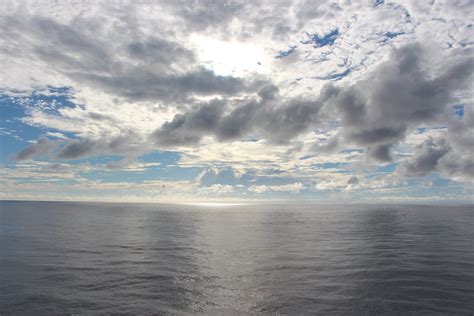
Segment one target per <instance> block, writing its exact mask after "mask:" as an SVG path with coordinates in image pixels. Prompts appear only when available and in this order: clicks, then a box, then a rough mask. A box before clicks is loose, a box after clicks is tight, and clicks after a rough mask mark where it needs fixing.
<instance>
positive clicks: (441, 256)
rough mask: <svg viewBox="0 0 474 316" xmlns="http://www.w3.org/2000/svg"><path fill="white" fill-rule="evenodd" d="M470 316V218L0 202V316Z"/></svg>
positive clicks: (421, 212)
mask: <svg viewBox="0 0 474 316" xmlns="http://www.w3.org/2000/svg"><path fill="white" fill-rule="evenodd" d="M83 313H87V314H107V313H132V314H169V313H170V314H186V313H190V314H193V313H200V314H291V315H293V314H300V313H316V314H321V315H354V314H355V315H381V314H384V315H421V314H424V315H437V314H439V315H445V314H449V315H472V314H473V313H474V208H473V206H456V207H454V206H409V205H308V204H306V205H296V204H295V205H289V204H280V205H270V204H269V205H234V206H205V205H173V204H113V203H70V202H9V201H3V202H0V315H9V314H15V315H16V314H34V315H37V314H48V315H49V314H83Z"/></svg>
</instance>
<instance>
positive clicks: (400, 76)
mask: <svg viewBox="0 0 474 316" xmlns="http://www.w3.org/2000/svg"><path fill="white" fill-rule="evenodd" d="M430 62H432V58H431V57H430V54H429V52H428V51H427V50H426V49H424V48H422V46H421V45H420V44H418V43H414V44H410V45H406V46H404V47H402V48H399V49H395V50H393V51H392V53H391V54H390V56H389V59H388V61H385V62H383V63H381V64H380V65H379V66H378V67H377V68H376V69H375V70H374V71H373V72H372V73H370V74H369V75H368V79H364V80H360V81H358V82H356V83H355V84H353V85H351V86H349V87H347V88H344V87H338V88H336V90H335V91H336V92H335V93H334V94H335V96H334V97H333V98H332V100H331V101H332V102H328V103H327V104H329V105H330V106H331V107H333V108H334V109H335V110H333V111H334V112H335V115H336V116H339V117H340V119H341V137H342V138H343V139H344V141H345V142H346V143H349V144H350V143H352V144H355V145H360V146H364V147H366V148H367V155H368V156H369V158H372V159H375V160H378V161H382V162H384V161H390V160H391V155H390V148H391V147H392V146H393V145H396V144H397V143H399V142H400V141H402V140H403V139H404V138H405V136H406V133H407V131H408V129H409V128H414V127H416V126H419V125H420V124H432V123H435V122H441V121H442V119H443V117H444V116H445V115H446V113H447V112H446V110H447V108H448V105H449V104H450V103H451V102H455V100H456V93H457V92H459V91H463V90H465V89H468V88H469V84H470V82H471V78H472V71H471V70H470V69H472V66H473V62H474V59H473V58H472V56H469V55H464V54H459V55H454V56H452V57H451V58H450V59H449V60H448V61H445V62H444V64H443V67H442V69H439V70H438V71H437V72H434V73H433V71H430V68H429V65H430Z"/></svg>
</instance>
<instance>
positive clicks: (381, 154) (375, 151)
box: [366, 144, 392, 162]
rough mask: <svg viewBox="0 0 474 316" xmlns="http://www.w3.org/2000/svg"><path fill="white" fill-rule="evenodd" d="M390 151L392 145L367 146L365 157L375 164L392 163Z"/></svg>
mask: <svg viewBox="0 0 474 316" xmlns="http://www.w3.org/2000/svg"><path fill="white" fill-rule="evenodd" d="M391 149H392V144H384V145H374V146H369V147H367V151H366V155H367V158H369V159H370V160H375V161H377V162H390V161H392V156H391V154H390V150H391Z"/></svg>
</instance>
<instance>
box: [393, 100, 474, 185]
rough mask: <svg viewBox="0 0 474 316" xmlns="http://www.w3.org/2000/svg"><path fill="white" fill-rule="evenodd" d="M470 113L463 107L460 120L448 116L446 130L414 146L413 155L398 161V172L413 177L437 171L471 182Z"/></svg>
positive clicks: (473, 144) (473, 122)
mask: <svg viewBox="0 0 474 316" xmlns="http://www.w3.org/2000/svg"><path fill="white" fill-rule="evenodd" d="M473 135H474V113H473V109H472V107H469V108H466V112H465V114H464V117H463V118H462V119H458V118H452V119H451V120H450V121H449V122H448V129H447V131H446V132H445V133H442V134H441V135H440V136H438V137H437V138H433V137H430V138H429V139H427V140H426V141H424V142H423V143H421V144H420V145H418V146H417V148H416V150H415V153H414V155H413V157H411V158H409V159H408V160H405V161H403V162H402V163H401V164H400V167H399V169H398V170H397V172H398V173H400V174H401V175H403V176H405V177H417V176H424V175H427V174H429V173H430V172H432V171H438V172H440V173H441V175H443V176H445V177H447V178H450V179H455V180H460V181H474V158H473V155H472V153H473V152H474V137H473Z"/></svg>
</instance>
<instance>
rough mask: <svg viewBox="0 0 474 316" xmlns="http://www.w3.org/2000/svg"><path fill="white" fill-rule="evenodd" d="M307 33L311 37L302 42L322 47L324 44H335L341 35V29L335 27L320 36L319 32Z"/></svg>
mask: <svg viewBox="0 0 474 316" xmlns="http://www.w3.org/2000/svg"><path fill="white" fill-rule="evenodd" d="M307 35H308V36H309V37H310V39H309V40H308V41H303V42H301V43H302V44H311V43H312V44H313V46H314V47H315V48H320V47H324V46H330V45H333V44H334V42H335V41H336V39H337V38H338V37H339V29H334V30H332V31H330V32H329V33H326V34H324V35H322V36H319V35H318V34H314V35H310V34H308V33H307Z"/></svg>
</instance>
